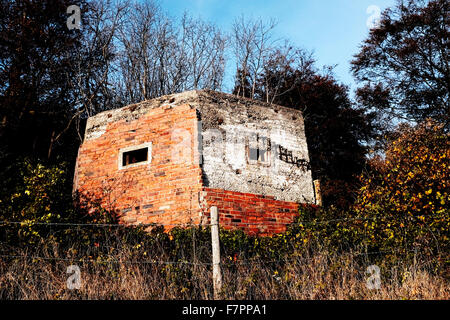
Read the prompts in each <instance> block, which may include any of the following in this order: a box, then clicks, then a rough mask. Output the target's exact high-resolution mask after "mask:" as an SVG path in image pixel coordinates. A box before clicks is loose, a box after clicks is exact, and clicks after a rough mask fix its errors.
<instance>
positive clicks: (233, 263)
mask: <svg viewBox="0 0 450 320" xmlns="http://www.w3.org/2000/svg"><path fill="white" fill-rule="evenodd" d="M420 251H422V250H420ZM396 252H397V251H396V250H384V251H372V252H342V253H340V254H343V255H350V256H361V255H381V254H388V253H396ZM410 252H414V253H417V252H419V251H418V250H417V249H412V250H406V251H403V253H410ZM0 257H1V258H13V259H32V260H52V261H66V262H78V263H87V262H90V263H98V264H131V265H133V264H154V265H158V264H159V265H191V266H212V265H213V263H211V262H191V261H162V260H140V261H133V260H97V259H80V258H59V257H41V256H34V255H31V256H29V255H6V254H0ZM299 258H301V256H295V257H293V258H282V259H272V260H268V261H264V260H259V261H255V260H251V259H241V258H238V259H237V260H236V261H231V262H221V263H220V264H221V265H222V266H237V265H266V264H274V263H275V264H276V263H280V262H284V263H289V262H291V263H292V262H297V261H298V260H299ZM259 259H261V258H259Z"/></svg>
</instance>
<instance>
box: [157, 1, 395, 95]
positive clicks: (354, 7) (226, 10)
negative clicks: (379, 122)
mask: <svg viewBox="0 0 450 320" xmlns="http://www.w3.org/2000/svg"><path fill="white" fill-rule="evenodd" d="M160 3H161V6H162V8H163V9H164V10H165V11H167V12H168V13H169V14H171V15H175V16H180V15H181V14H182V13H183V12H184V11H185V10H186V11H188V12H189V13H191V14H192V15H193V16H200V17H201V18H203V19H204V20H207V21H210V22H214V23H215V24H217V25H218V26H220V27H221V28H222V29H224V30H226V31H228V30H229V29H230V27H231V25H232V22H233V20H234V19H235V17H238V16H240V15H242V14H244V15H245V16H248V17H253V18H259V17H261V18H264V19H269V18H275V19H276V20H277V21H278V25H277V28H276V30H275V36H276V37H277V38H280V37H282V38H287V39H289V40H291V41H292V42H293V43H294V44H296V45H297V46H299V47H301V48H304V49H306V50H308V51H312V52H314V56H315V58H316V60H317V66H318V67H319V68H321V67H322V66H324V65H337V67H336V68H335V69H334V70H335V75H336V78H337V79H338V80H339V81H340V82H343V83H345V84H347V85H349V86H350V87H351V88H352V89H354V88H355V83H354V81H353V77H352V75H351V72H350V61H351V60H352V57H353V55H354V54H356V53H357V52H358V47H359V45H360V44H361V42H362V41H363V40H364V39H365V38H366V37H367V35H368V32H369V29H368V27H367V25H366V22H367V21H368V19H370V18H371V16H372V15H373V13H374V12H373V11H372V12H369V13H367V9H368V8H369V7H370V6H377V7H378V8H380V9H381V10H384V9H385V8H387V7H391V6H393V5H394V4H395V0H278V1H275V0H193V1H189V0H161V2H160ZM228 67H234V66H228ZM226 82H227V84H228V86H229V85H230V83H232V79H226Z"/></svg>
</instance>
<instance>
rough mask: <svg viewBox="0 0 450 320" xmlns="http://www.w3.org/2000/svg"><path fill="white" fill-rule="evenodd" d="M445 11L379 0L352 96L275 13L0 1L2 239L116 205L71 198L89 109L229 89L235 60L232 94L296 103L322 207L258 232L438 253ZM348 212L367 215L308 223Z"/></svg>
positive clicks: (444, 204)
mask: <svg viewBox="0 0 450 320" xmlns="http://www.w3.org/2000/svg"><path fill="white" fill-rule="evenodd" d="M70 5H77V6H79V7H80V8H81V15H80V17H81V28H80V29H77V28H75V29H69V28H68V27H67V25H66V21H67V18H68V17H69V15H70V14H68V13H67V8H68V7H69V6H70ZM448 17H449V4H448V2H447V1H445V0H429V1H425V0H407V1H400V0H399V1H398V2H397V5H396V6H394V7H392V8H390V9H388V10H386V11H385V12H384V13H383V15H382V18H381V21H380V24H379V26H378V27H376V28H374V29H372V30H371V31H370V33H369V35H368V38H367V39H366V40H365V41H364V42H363V43H362V45H361V47H360V49H359V52H357V53H355V56H354V60H353V61H352V70H351V71H352V72H353V74H354V76H355V78H356V80H357V81H358V88H357V90H356V92H355V93H356V94H355V99H352V98H351V95H350V92H349V88H348V87H347V86H346V85H345V84H342V83H339V82H338V81H337V80H336V79H335V77H334V75H333V70H332V68H331V67H327V66H324V67H323V68H320V67H318V66H317V62H316V61H315V59H314V57H313V55H311V54H310V53H309V52H307V51H306V50H304V49H301V48H300V47H297V46H295V45H293V44H292V43H290V42H289V40H288V39H275V37H274V29H275V28H276V26H277V23H276V21H273V20H271V21H263V20H260V19H247V18H246V17H244V16H241V17H238V18H236V19H235V20H234V22H233V24H232V25H231V26H230V30H229V31H225V30H221V29H220V28H218V27H217V26H215V25H214V24H213V23H211V22H207V21H204V20H202V19H199V18H195V17H194V16H192V15H190V14H189V13H185V14H184V15H183V16H181V17H173V16H171V15H169V14H167V13H166V12H164V10H162V9H161V7H160V6H159V5H158V3H157V2H156V1H155V2H154V1H151V0H149V1H136V2H129V1H122V0H118V1H112V0H77V1H75V0H74V1H72V0H71V1H68V0H46V1H31V0H12V1H10V0H0V180H1V183H0V220H3V221H8V220H9V221H11V220H14V221H21V222H23V224H22V225H15V226H14V227H11V226H5V225H2V227H1V229H0V230H1V233H0V237H1V241H2V243H3V244H5V243H6V244H14V245H22V244H32V243H38V242H42V241H43V239H45V240H49V242H50V243H60V244H62V243H64V241H66V240H73V239H75V238H73V234H72V233H71V232H69V230H66V231H67V232H62V233H59V234H58V236H57V237H54V236H53V235H54V233H53V232H50V231H51V230H49V229H48V228H45V227H42V225H36V224H35V223H36V222H71V223H74V222H92V223H97V222H108V223H116V222H117V217H116V216H115V215H114V213H106V212H104V210H102V209H98V210H97V211H95V212H96V214H90V215H87V211H86V208H84V207H82V206H81V207H78V206H74V205H73V201H72V177H73V167H74V161H75V158H76V153H77V149H78V147H79V144H80V143H81V141H82V139H83V132H84V130H83V129H84V128H83V126H84V124H85V120H86V119H87V117H89V116H92V115H94V114H96V113H98V112H100V111H103V110H107V109H111V108H117V107H121V106H124V105H127V104H130V103H136V102H140V101H142V100H145V99H151V98H155V97H158V96H161V95H165V94H170V93H176V92H182V91H185V90H191V89H213V90H219V91H220V90H221V91H226V89H225V87H226V86H225V79H227V78H229V77H230V75H228V74H227V70H229V69H230V68H227V65H231V66H232V67H233V68H232V69H233V70H234V72H235V74H233V75H231V78H234V80H235V83H234V87H233V88H232V89H231V91H232V92H233V93H234V94H236V95H240V96H245V97H248V98H251V99H258V100H262V101H265V102H268V103H275V104H280V105H285V106H288V107H291V108H296V109H299V110H301V111H302V112H303V115H304V120H305V131H306V137H307V142H308V148H309V154H310V162H311V167H312V171H313V177H314V178H315V179H320V180H321V181H322V189H323V197H324V207H323V208H319V209H316V210H312V211H305V212H301V215H300V218H299V219H300V220H299V223H298V224H297V225H295V226H294V227H293V228H292V230H291V231H289V232H288V233H287V234H286V235H283V236H282V237H287V238H286V239H284V238H280V239H281V240H280V239H279V242H276V241H275V240H274V241H275V242H273V243H271V244H268V245H267V246H272V248H273V250H279V251H280V252H282V248H281V249H280V246H282V244H283V243H287V242H290V243H298V244H299V243H307V242H308V243H309V242H311V241H313V240H314V239H316V240H317V239H320V241H321V243H322V245H323V246H325V247H327V248H328V249H329V248H333V250H334V249H336V248H340V249H339V250H341V249H342V248H344V247H347V248H356V247H357V248H359V249H361V248H365V250H366V251H367V250H369V251H370V250H375V251H380V250H381V251H385V250H388V249H389V248H392V247H395V248H396V249H398V250H399V251H400V252H402V254H403V256H402V257H403V258H409V257H411V255H410V252H411V249H412V248H413V249H416V250H424V251H425V253H424V256H426V257H428V258H430V259H432V260H433V263H436V264H437V265H439V266H440V267H442V266H445V265H446V264H447V267H448V257H449V250H450V249H449V237H448V234H449V228H450V218H449V214H450V212H449V209H448V208H449V202H450V191H449V190H450V181H448V178H449V177H450V165H449V157H450V154H449V152H450V145H449V115H450V109H449V91H450V72H449V71H450V70H449V64H448V46H449V31H448V30H449V28H448V26H449V23H448ZM324 32H326V31H325V30H324ZM85 201H88V199H87V200H86V199H85ZM91 205H92V204H91ZM346 218H348V219H353V218H363V219H365V220H355V221H357V222H355V223H351V224H350V225H349V224H345V223H343V224H339V223H338V224H331V225H323V224H321V223H319V222H320V221H321V220H327V219H346ZM302 221H303V222H305V221H308V224H302ZM358 221H359V222H358ZM361 221H364V222H361ZM6 227H8V228H9V229H7V228H6ZM50 235H52V236H50ZM97 236H98V239H97V238H96V237H97ZM160 236H162V235H160ZM224 236H225V237H226V235H224ZM47 237H48V238H47ZM89 237H91V239H90V240H89ZM86 238H87V239H88V240H86ZM94 238H95V239H97V240H95V239H94ZM83 239H84V240H80V241H81V242H80V243H79V245H85V246H92V245H93V244H94V243H98V241H101V239H102V238H101V235H95V234H90V235H89V234H83ZM50 240H51V241H50ZM85 240H86V241H85ZM91 240H92V241H91ZM94 240H95V241H94ZM83 241H85V242H83ZM245 241H246V244H245V246H248V245H251V244H252V243H253V242H251V241H257V240H255V239H250V240H248V239H247V240H245ZM249 241H250V242H249ZM265 241H269V242H270V240H265ZM277 241H278V240H277ZM44 242H45V241H44ZM70 245H73V243H71V244H70ZM77 245H78V244H77ZM267 246H266V248H267ZM275 248H276V249H275ZM328 249H327V250H328ZM88 251H89V250H88ZM175 258H176V257H175ZM442 269H443V268H440V269H439V270H442Z"/></svg>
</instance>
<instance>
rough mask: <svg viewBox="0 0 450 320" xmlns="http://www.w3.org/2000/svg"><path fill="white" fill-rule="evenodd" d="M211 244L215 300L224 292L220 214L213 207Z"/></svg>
mask: <svg viewBox="0 0 450 320" xmlns="http://www.w3.org/2000/svg"><path fill="white" fill-rule="evenodd" d="M211 243H212V263H213V288H214V299H215V300H217V299H219V298H220V291H221V290H222V272H221V270H220V243H219V214H218V212H217V207H211Z"/></svg>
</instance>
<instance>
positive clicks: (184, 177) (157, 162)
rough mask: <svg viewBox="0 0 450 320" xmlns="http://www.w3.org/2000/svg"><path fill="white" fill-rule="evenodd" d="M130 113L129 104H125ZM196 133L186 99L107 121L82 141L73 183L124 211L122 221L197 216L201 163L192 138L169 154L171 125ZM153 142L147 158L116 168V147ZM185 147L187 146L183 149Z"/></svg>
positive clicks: (192, 111) (174, 220) (183, 219)
mask: <svg viewBox="0 0 450 320" xmlns="http://www.w3.org/2000/svg"><path fill="white" fill-rule="evenodd" d="M124 112H128V113H130V112H131V111H130V110H128V111H127V110H124ZM174 129H180V130H186V131H185V132H188V133H189V135H190V136H191V137H196V135H197V115H196V111H195V109H191V108H190V106H189V105H180V106H175V107H169V106H163V107H160V108H155V109H151V110H149V111H148V112H147V113H145V114H144V115H141V116H140V117H139V118H138V119H135V120H128V121H127V120H126V119H123V120H120V121H117V122H111V123H109V124H108V126H107V128H106V131H105V132H104V133H103V134H102V135H101V136H100V137H98V138H95V139H90V140H87V141H85V142H84V143H83V144H82V146H81V147H80V150H79V156H78V160H77V168H76V175H75V180H76V181H75V188H76V189H77V190H78V191H80V192H81V193H82V194H88V196H89V197H90V198H91V199H92V198H94V199H99V201H101V203H102V206H104V207H105V208H107V209H110V210H115V211H117V212H120V213H122V214H123V221H124V222H125V223H136V224H138V223H152V222H159V223H166V224H170V223H173V224H177V223H187V222H191V219H192V221H194V222H195V223H197V222H198V220H199V219H200V216H199V213H200V206H199V200H198V196H199V191H201V169H200V165H199V163H198V160H197V159H198V155H195V154H193V151H192V150H197V149H196V145H195V144H196V143H197V142H196V139H191V140H192V141H191V144H192V145H191V148H185V149H183V152H184V154H183V153H181V154H180V155H179V156H176V157H173V152H174V148H173V146H174V145H175V144H176V143H177V140H176V139H174V137H173V132H174V131H173V130H174ZM147 142H152V161H151V163H150V164H149V165H141V166H136V167H131V168H125V169H121V170H118V158H119V150H120V149H121V148H124V147H130V146H134V145H139V144H143V143H147ZM186 150H189V152H188V153H186Z"/></svg>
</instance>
